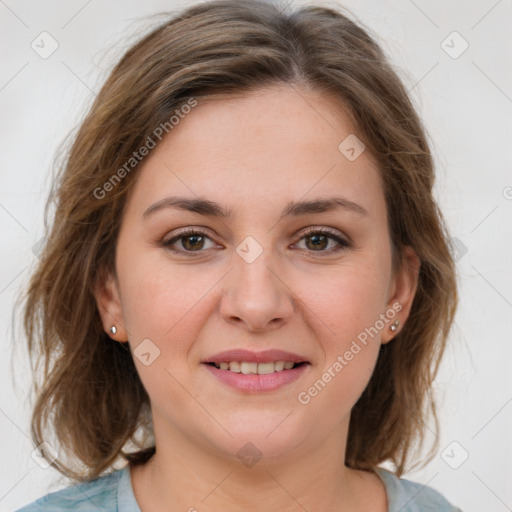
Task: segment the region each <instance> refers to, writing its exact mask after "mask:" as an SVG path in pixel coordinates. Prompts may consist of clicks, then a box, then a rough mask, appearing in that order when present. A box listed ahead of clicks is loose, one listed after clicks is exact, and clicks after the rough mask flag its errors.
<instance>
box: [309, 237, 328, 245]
mask: <svg viewBox="0 0 512 512" xmlns="http://www.w3.org/2000/svg"><path fill="white" fill-rule="evenodd" d="M326 238H327V237H326V236H325V235H311V236H310V237H309V239H310V241H313V240H316V241H314V242H313V247H316V248H318V247H320V246H321V247H324V245H323V244H322V242H325V240H326ZM318 239H321V240H320V245H319V244H318V241H319V240H318Z"/></svg>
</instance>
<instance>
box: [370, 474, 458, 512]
mask: <svg viewBox="0 0 512 512" xmlns="http://www.w3.org/2000/svg"><path fill="white" fill-rule="evenodd" d="M376 471H377V473H378V474H379V476H380V477H381V478H382V480H383V481H384V485H385V487H386V492H387V494H388V502H389V503H388V505H389V512H398V511H400V512H462V511H461V509H459V508H457V507H456V506H454V505H452V504H451V503H450V502H449V501H448V500H447V499H446V498H445V497H444V496H443V495H442V494H441V493H440V492H438V491H436V490H435V489H432V487H428V486H427V485H424V484H420V483H417V482H413V481H411V480H407V479H406V478H398V477H397V476H396V475H395V474H394V473H392V472H391V471H388V470H386V469H384V468H376Z"/></svg>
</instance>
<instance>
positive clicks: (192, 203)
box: [142, 196, 368, 219]
mask: <svg viewBox="0 0 512 512" xmlns="http://www.w3.org/2000/svg"><path fill="white" fill-rule="evenodd" d="M164 208H176V209H178V210H184V211H189V212H193V213H199V214H200V215H207V216H211V217H220V218H229V217H231V215H232V214H233V210H232V209H231V208H224V207H223V206H221V205H220V204H218V203H216V202H214V201H210V200H208V199H201V198H199V199H198V198H188V197H177V196H170V197H166V198H164V199H162V200H160V201H158V202H156V203H155V204H153V205H151V206H150V207H149V208H148V209H147V210H146V211H145V212H144V213H143V215H142V217H143V218H147V217H148V216H150V215H151V214H153V213H155V212H157V211H160V210H162V209H164ZM338 208H343V209H345V210H348V211H351V212H354V213H357V214H359V215H368V211H367V210H366V208H364V207H363V206H361V205H359V204H357V203H354V202H353V201H350V200H348V199H345V198H343V197H328V198H319V199H313V200H311V201H291V202H289V203H288V204H287V205H286V206H285V208H284V209H283V212H282V213H281V219H283V218H284V217H298V216H300V215H308V214H311V213H324V212H329V211H333V210H336V209H338Z"/></svg>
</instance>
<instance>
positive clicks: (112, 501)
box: [16, 470, 125, 512]
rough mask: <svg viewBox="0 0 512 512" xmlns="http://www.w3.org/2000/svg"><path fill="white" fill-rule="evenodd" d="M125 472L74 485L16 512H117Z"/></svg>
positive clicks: (116, 472)
mask: <svg viewBox="0 0 512 512" xmlns="http://www.w3.org/2000/svg"><path fill="white" fill-rule="evenodd" d="M124 471H125V470H117V471H114V472H113V473H110V474H108V475H104V476H101V477H99V478H96V479H95V480H90V481H88V482H82V483H78V484H72V485H70V486H68V487H66V488H64V489H61V490H60V491H56V492H52V493H50V494H47V495H46V496H43V497H42V498H39V499H37V500H36V501H34V502H32V503H30V504H28V505H25V506H24V507H22V508H20V509H18V510H17V511H16V512H50V511H52V512H67V511H73V512H92V511H94V512H98V511H100V512H107V511H108V512H115V511H117V493H118V488H119V480H120V478H121V476H122V474H123V472H124Z"/></svg>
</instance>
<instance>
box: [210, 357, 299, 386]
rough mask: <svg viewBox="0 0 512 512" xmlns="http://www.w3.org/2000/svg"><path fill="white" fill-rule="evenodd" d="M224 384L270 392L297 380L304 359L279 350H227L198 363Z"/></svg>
mask: <svg viewBox="0 0 512 512" xmlns="http://www.w3.org/2000/svg"><path fill="white" fill-rule="evenodd" d="M202 363H203V364H204V366H205V368H206V369H207V370H209V372H210V373H211V374H212V375H213V376H214V377H216V378H217V379H219V380H220V381H221V382H223V383H224V384H227V385H228V386H230V387H232V388H235V389H237V390H238V391H244V392H251V393H254V392H256V393H257V392H262V391H274V390H276V389H278V388H280V387H282V386H284V385H285V384H288V383H291V382H293V381H294V380H296V379H298V378H299V377H300V376H301V375H302V374H303V373H304V371H306V369H307V367H308V366H309V361H307V360H306V359H305V358H304V357H302V356H300V355H298V354H294V353H292V352H285V351H283V350H265V351H263V352H251V351H249V350H244V349H234V350H228V351H226V352H221V353H219V354H215V355H213V356H211V357H209V358H207V359H205V360H204V361H202Z"/></svg>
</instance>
